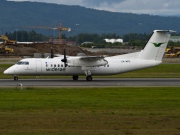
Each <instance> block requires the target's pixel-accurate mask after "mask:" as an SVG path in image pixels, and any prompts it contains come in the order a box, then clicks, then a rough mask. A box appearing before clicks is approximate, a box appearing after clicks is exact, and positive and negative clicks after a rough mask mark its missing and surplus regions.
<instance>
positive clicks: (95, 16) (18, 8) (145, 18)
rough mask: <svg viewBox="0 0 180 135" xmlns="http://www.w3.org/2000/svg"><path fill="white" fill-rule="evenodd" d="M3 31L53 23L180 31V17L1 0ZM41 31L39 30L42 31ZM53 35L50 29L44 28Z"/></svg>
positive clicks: (77, 28) (83, 28) (76, 28)
mask: <svg viewBox="0 0 180 135" xmlns="http://www.w3.org/2000/svg"><path fill="white" fill-rule="evenodd" d="M0 5H1V8H0V13H1V14H0V18H1V19H0V33H1V34H3V33H5V32H7V31H8V32H10V31H11V32H12V31H15V30H29V29H24V28H22V27H21V26H50V27H57V25H59V24H60V23H62V24H63V26H64V27H70V28H72V32H71V33H69V35H75V34H77V33H116V34H118V35H122V34H126V33H130V32H131V33H132V32H133V33H151V32H152V30H154V29H173V30H176V31H180V25H179V23H180V17H161V16H152V15H137V14H131V13H113V12H108V11H99V10H94V9H88V8H84V7H80V6H66V5H57V4H48V3H40V2H12V1H5V0H1V1H0ZM76 24H79V25H76ZM39 31H40V30H39ZM40 32H44V33H45V32H46V34H53V32H49V31H48V30H41V31H40Z"/></svg>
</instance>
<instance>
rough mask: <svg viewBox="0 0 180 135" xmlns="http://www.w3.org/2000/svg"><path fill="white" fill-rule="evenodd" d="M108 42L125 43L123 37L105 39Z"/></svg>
mask: <svg viewBox="0 0 180 135" xmlns="http://www.w3.org/2000/svg"><path fill="white" fill-rule="evenodd" d="M104 40H105V41H106V42H107V43H112V44H113V43H123V39H120V38H119V39H107V38H106V39H104Z"/></svg>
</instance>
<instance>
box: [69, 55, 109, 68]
mask: <svg viewBox="0 0 180 135" xmlns="http://www.w3.org/2000/svg"><path fill="white" fill-rule="evenodd" d="M67 64H68V66H78V67H93V66H104V65H106V64H108V61H107V60H105V58H104V57H103V56H82V57H73V58H69V59H68V62H67Z"/></svg>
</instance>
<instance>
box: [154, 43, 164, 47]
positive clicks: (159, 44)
mask: <svg viewBox="0 0 180 135" xmlns="http://www.w3.org/2000/svg"><path fill="white" fill-rule="evenodd" d="M152 44H153V45H154V46H155V47H160V46H161V45H162V44H164V43H152Z"/></svg>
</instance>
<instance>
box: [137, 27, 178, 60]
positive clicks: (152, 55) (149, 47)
mask: <svg viewBox="0 0 180 135" xmlns="http://www.w3.org/2000/svg"><path fill="white" fill-rule="evenodd" d="M170 32H175V31H172V30H155V31H154V32H153V34H152V36H151V38H150V39H149V41H148V42H147V44H146V46H145V48H144V50H142V51H141V53H140V54H139V56H138V57H139V58H140V59H144V60H156V61H161V60H162V57H163V55H164V52H165V49H166V47H167V44H168V42H169V39H170V34H169V33H170Z"/></svg>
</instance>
